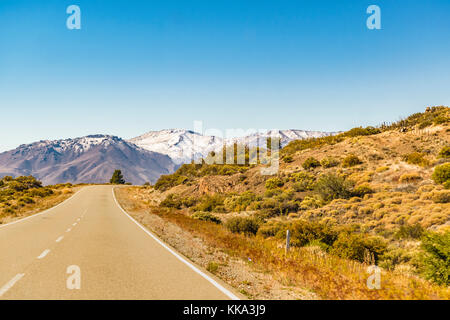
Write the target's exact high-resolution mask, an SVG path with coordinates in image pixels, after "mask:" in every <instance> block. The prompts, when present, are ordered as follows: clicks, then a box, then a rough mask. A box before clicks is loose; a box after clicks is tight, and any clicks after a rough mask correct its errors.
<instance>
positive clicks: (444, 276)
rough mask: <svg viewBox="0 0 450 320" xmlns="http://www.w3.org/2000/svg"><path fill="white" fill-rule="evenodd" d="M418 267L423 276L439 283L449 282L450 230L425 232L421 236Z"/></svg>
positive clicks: (446, 284)
mask: <svg viewBox="0 0 450 320" xmlns="http://www.w3.org/2000/svg"><path fill="white" fill-rule="evenodd" d="M421 248H422V250H423V253H422V255H421V259H420V269H421V272H422V273H423V274H424V276H425V277H426V278H427V279H429V280H431V281H433V282H435V283H437V284H440V285H444V286H448V285H449V284H450V281H449V277H450V232H449V231H447V232H445V233H443V234H440V233H431V232H430V233H427V234H425V236H424V237H423V238H422V245H421Z"/></svg>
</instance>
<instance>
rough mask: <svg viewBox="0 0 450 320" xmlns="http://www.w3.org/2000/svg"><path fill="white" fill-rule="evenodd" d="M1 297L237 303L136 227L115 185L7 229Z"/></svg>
mask: <svg viewBox="0 0 450 320" xmlns="http://www.w3.org/2000/svg"><path fill="white" fill-rule="evenodd" d="M0 299H237V296H236V295H234V294H233V293H232V292H231V290H230V289H229V288H226V286H225V285H224V284H223V283H221V282H220V281H218V280H217V279H213V277H212V276H211V275H208V274H207V272H205V271H202V270H200V268H198V267H196V266H194V265H193V264H191V263H190V262H189V261H187V259H186V258H183V257H182V256H180V255H179V254H178V253H176V252H175V251H173V250H172V249H171V248H169V247H168V246H166V245H165V244H164V243H162V242H161V241H159V240H158V239H157V238H156V237H155V236H153V235H152V234H151V233H149V232H148V231H146V230H145V229H144V228H143V227H142V226H140V225H139V224H138V223H137V222H135V221H134V220H133V219H132V218H131V217H130V216H129V215H128V214H127V213H125V212H124V211H123V210H122V209H121V208H120V206H119V205H118V203H117V201H116V199H115V196H114V194H113V187H112V186H89V187H84V188H83V189H81V190H80V191H79V192H77V193H76V194H75V195H74V196H72V197H71V198H70V199H68V200H66V201H65V202H63V203H61V204H60V205H58V206H56V207H54V208H52V209H50V210H47V211H45V212H43V213H41V214H37V215H34V216H31V217H29V218H25V219H22V220H18V221H16V222H13V223H10V224H6V225H3V226H2V225H0Z"/></svg>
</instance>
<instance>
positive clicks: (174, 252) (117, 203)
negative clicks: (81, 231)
mask: <svg viewBox="0 0 450 320" xmlns="http://www.w3.org/2000/svg"><path fill="white" fill-rule="evenodd" d="M114 189H115V188H112V190H111V191H112V195H113V198H114V202H115V203H116V205H117V206H118V207H119V209H120V210H121V211H122V212H123V213H124V214H125V215H126V216H127V217H128V218H130V219H131V221H133V222H134V223H135V224H136V225H137V226H138V227H139V228H141V229H142V230H143V231H144V232H145V233H147V234H148V235H149V236H150V237H152V238H153V239H154V240H155V241H156V242H158V243H159V244H160V245H161V246H162V247H163V248H165V249H166V250H167V251H169V252H170V253H171V254H173V255H174V256H175V257H176V258H177V259H178V260H180V261H181V262H183V263H184V264H186V265H187V266H188V267H189V268H191V269H192V270H193V271H195V272H196V273H198V274H199V275H200V276H202V277H203V278H204V279H205V280H207V281H208V282H210V283H211V284H212V285H213V286H215V287H216V288H217V289H219V290H220V291H221V292H222V293H224V294H225V295H226V296H227V297H229V298H230V299H231V300H241V299H239V298H238V297H237V296H236V295H235V294H233V293H232V292H231V291H230V290H228V289H226V288H224V287H223V286H222V285H221V284H219V283H218V282H217V281H215V280H214V279H213V278H211V277H210V276H208V275H207V274H206V273H204V272H203V271H201V270H200V269H199V268H197V267H196V266H194V265H193V264H192V263H191V262H189V261H187V260H186V259H185V258H183V257H182V256H181V255H180V254H179V253H177V252H176V251H175V250H173V249H172V248H170V247H169V246H168V245H167V244H165V243H164V242H163V241H162V240H161V239H159V238H158V237H157V236H156V235H154V234H153V233H152V232H150V231H149V230H148V229H146V228H145V227H144V226H143V225H142V224H140V223H139V222H137V221H136V219H134V218H133V217H132V216H130V215H129V214H128V213H127V212H126V211H125V210H124V209H123V208H122V206H121V205H120V204H119V202H118V201H117V199H116V194H115V193H114Z"/></svg>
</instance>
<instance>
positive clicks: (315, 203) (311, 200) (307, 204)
mask: <svg viewBox="0 0 450 320" xmlns="http://www.w3.org/2000/svg"><path fill="white" fill-rule="evenodd" d="M321 206H323V202H322V200H321V199H318V198H317V197H310V196H306V197H305V198H304V199H303V201H302V202H301V203H300V209H302V210H308V209H316V208H320V207H321Z"/></svg>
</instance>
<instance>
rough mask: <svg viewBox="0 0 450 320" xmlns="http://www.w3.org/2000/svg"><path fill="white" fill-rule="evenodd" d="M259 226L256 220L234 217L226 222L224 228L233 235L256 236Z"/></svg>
mask: <svg viewBox="0 0 450 320" xmlns="http://www.w3.org/2000/svg"><path fill="white" fill-rule="evenodd" d="M260 224H261V222H260V221H259V220H257V219H256V218H243V217H234V218H231V219H230V220H228V221H227V223H226V227H227V228H228V230H230V231H231V232H233V233H244V234H256V233H257V232H258V229H259V226H260Z"/></svg>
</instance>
